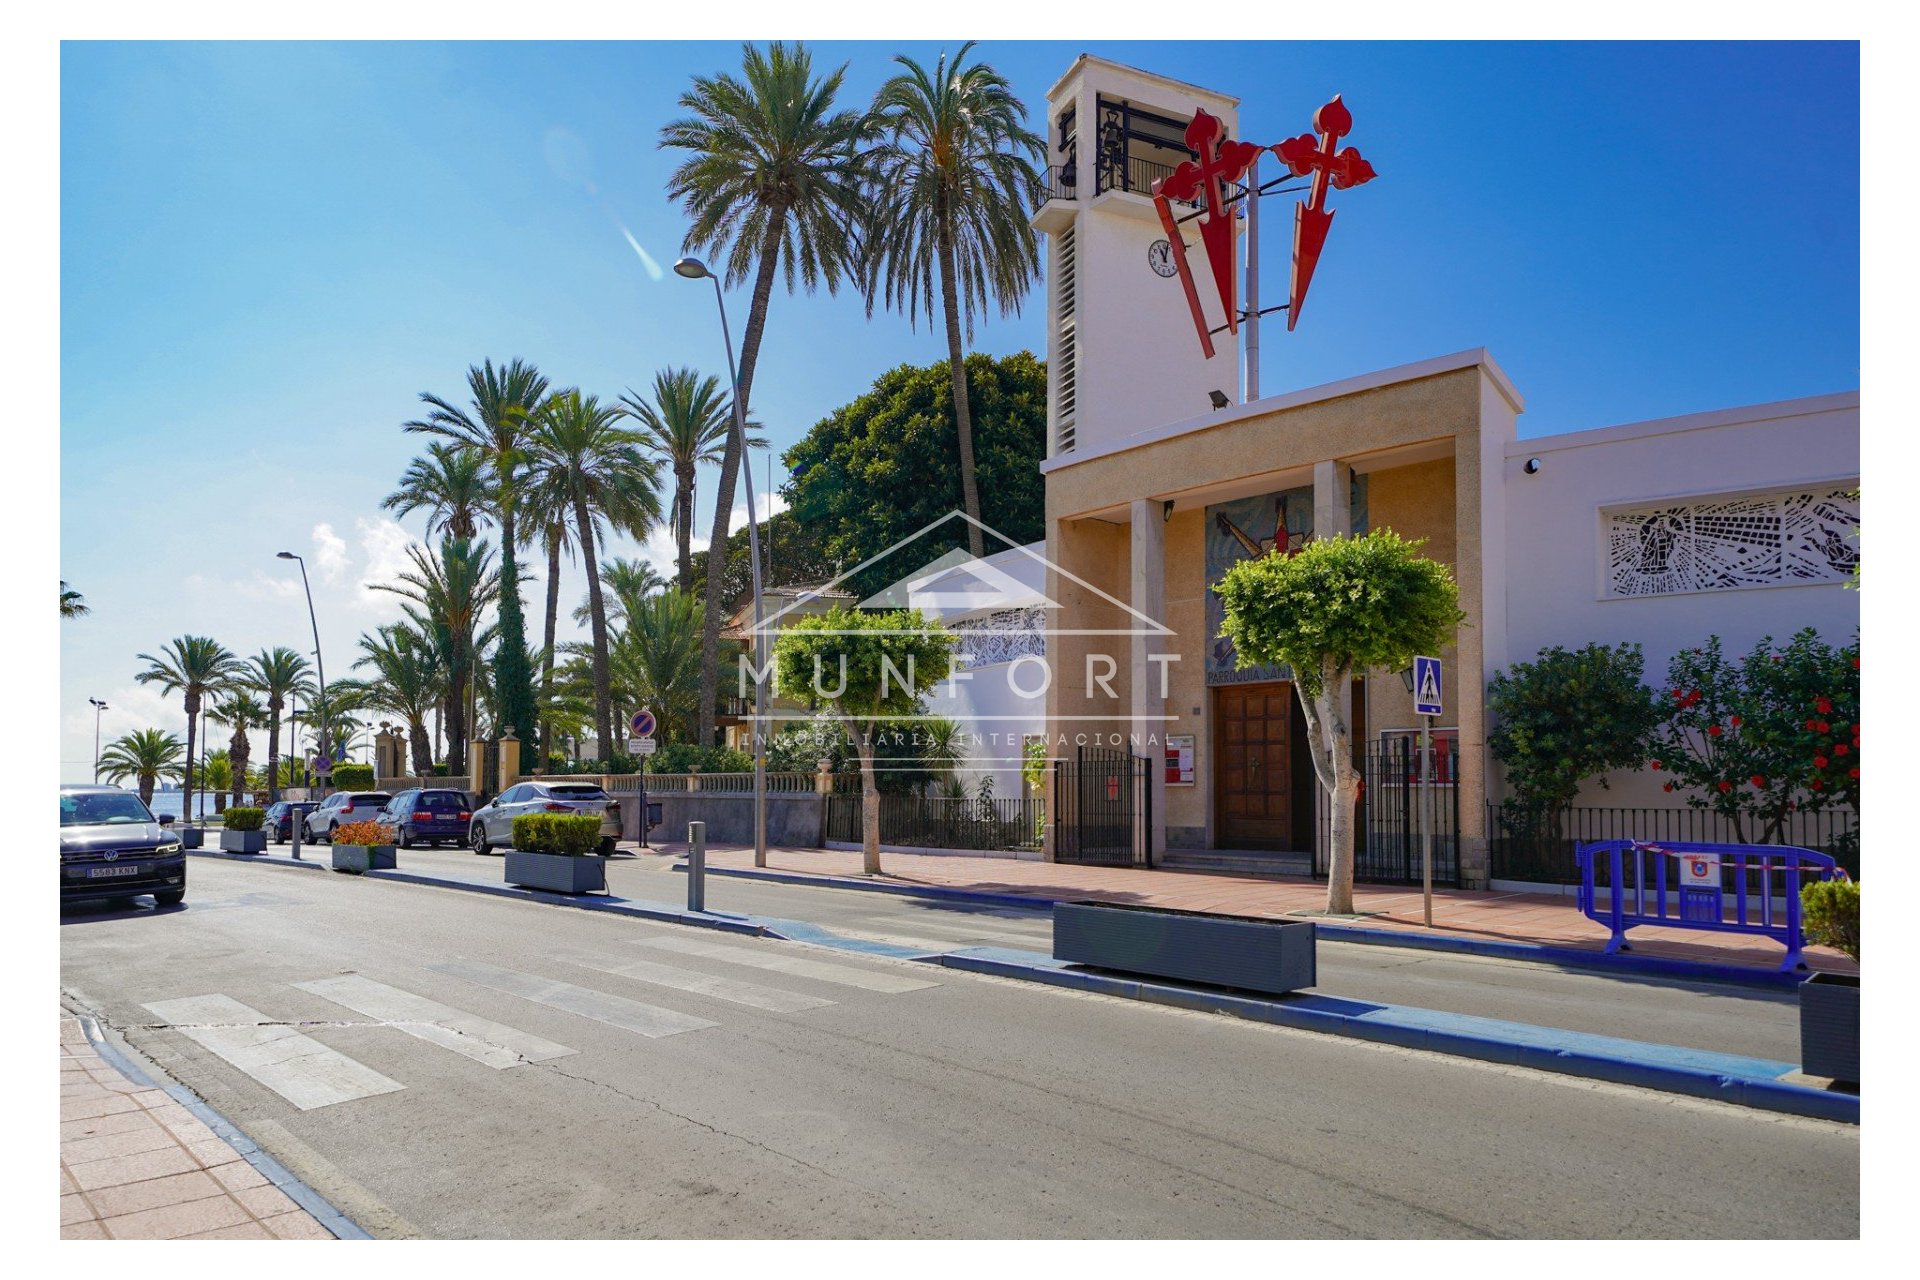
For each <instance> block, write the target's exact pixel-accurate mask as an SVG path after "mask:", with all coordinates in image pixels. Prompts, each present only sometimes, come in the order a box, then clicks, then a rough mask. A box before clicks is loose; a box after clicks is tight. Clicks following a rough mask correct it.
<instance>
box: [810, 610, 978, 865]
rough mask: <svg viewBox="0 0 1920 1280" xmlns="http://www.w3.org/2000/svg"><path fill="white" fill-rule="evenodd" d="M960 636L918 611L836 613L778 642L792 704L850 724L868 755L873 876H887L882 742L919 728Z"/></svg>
mask: <svg viewBox="0 0 1920 1280" xmlns="http://www.w3.org/2000/svg"><path fill="white" fill-rule="evenodd" d="M953 645H954V637H953V634H952V633H951V632H949V631H947V630H946V629H945V628H944V627H942V626H941V625H940V624H939V623H938V622H933V621H930V620H928V619H927V618H925V617H923V616H922V615H921V614H920V611H919V610H917V609H911V610H908V609H903V610H899V611H897V612H892V613H862V612H859V611H856V610H851V609H841V608H834V609H830V610H828V611H827V612H826V613H822V614H814V615H811V616H809V617H803V618H800V619H799V620H797V621H796V622H794V623H793V624H792V625H791V626H789V627H787V628H785V629H784V630H782V631H781V632H780V634H779V635H778V636H777V637H776V638H775V640H774V643H773V660H774V678H775V680H776V681H777V682H778V687H779V688H780V689H782V690H783V691H785V693H786V694H787V696H788V697H811V698H813V699H816V700H817V701H818V702H819V703H821V704H822V705H825V706H826V707H828V708H829V709H831V710H832V712H833V713H834V714H835V715H836V716H838V717H839V718H840V719H841V720H843V721H845V722H846V724H847V728H848V731H849V733H850V735H851V736H852V737H853V740H854V746H855V748H856V749H857V750H858V751H859V753H860V793H861V798H862V802H861V820H860V845H861V849H862V851H863V855H864V858H865V867H866V872H867V874H868V875H879V874H880V789H879V786H878V782H877V780H876V777H875V773H874V740H875V738H876V737H877V736H878V735H880V734H881V733H883V732H885V731H886V730H887V728H888V727H889V726H891V727H895V728H898V727H900V726H901V725H904V726H905V728H906V729H907V730H911V728H912V727H913V722H914V719H915V717H916V715H917V713H918V711H919V708H920V695H921V694H922V693H923V692H925V691H926V690H928V689H930V688H932V687H933V686H934V685H936V684H938V683H939V682H940V681H942V680H944V679H946V678H947V670H948V668H949V666H950V665H951V663H952V660H953Z"/></svg>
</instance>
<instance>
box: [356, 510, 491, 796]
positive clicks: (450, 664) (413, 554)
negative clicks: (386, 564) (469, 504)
mask: <svg viewBox="0 0 1920 1280" xmlns="http://www.w3.org/2000/svg"><path fill="white" fill-rule="evenodd" d="M407 558H408V559H409V560H410V561H412V563H413V568H411V569H409V570H408V571H407V572H405V573H403V574H401V575H400V576H399V578H398V580H397V581H396V582H393V583H377V584H375V586H374V590H376V591H390V592H392V593H393V594H394V595H397V596H400V597H402V598H404V599H405V600H406V601H407V603H406V604H404V605H402V606H401V608H402V610H403V611H404V612H405V613H406V615H407V618H408V620H409V621H410V622H412V624H413V629H414V630H415V631H416V632H417V633H418V634H420V635H421V636H423V637H425V638H427V639H429V640H430V641H431V642H432V644H433V647H434V649H435V651H436V652H437V653H438V654H439V655H440V663H441V666H442V669H443V670H444V671H445V673H446V685H445V693H444V698H445V705H444V709H443V711H442V718H443V720H444V721H445V724H446V731H447V761H448V765H449V767H450V770H451V772H453V773H454V774H460V773H464V772H466V767H467V764H466V760H467V730H468V729H469V727H470V722H469V719H468V696H467V695H468V693H469V691H470V690H471V689H472V687H473V685H474V676H475V667H476V665H477V660H476V657H475V654H476V650H477V647H478V645H479V644H481V643H483V641H482V637H481V635H480V616H481V614H482V613H484V612H485V611H486V609H487V607H488V606H490V605H492V604H493V603H494V602H495V601H496V600H498V599H499V597H500V575H499V573H497V572H496V571H495V570H494V568H493V549H492V548H491V547H489V546H488V545H487V543H486V540H485V539H481V540H479V541H477V542H468V541H467V540H465V539H462V538H442V539H441V540H440V546H439V548H438V549H437V550H436V551H435V552H434V553H432V554H429V553H428V552H427V551H426V550H425V549H424V548H421V547H408V548H407Z"/></svg>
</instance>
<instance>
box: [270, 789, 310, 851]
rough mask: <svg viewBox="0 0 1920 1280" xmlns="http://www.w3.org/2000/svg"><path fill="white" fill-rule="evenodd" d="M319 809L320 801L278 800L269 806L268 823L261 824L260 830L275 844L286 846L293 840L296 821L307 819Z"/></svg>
mask: <svg viewBox="0 0 1920 1280" xmlns="http://www.w3.org/2000/svg"><path fill="white" fill-rule="evenodd" d="M319 807H320V802H319V801H318V800H277V801H275V802H274V803H273V804H271V805H269V806H267V817H266V821H264V822H263V823H261V824H260V829H261V830H262V831H265V832H266V833H267V839H269V840H271V841H273V842H274V843H275V844H285V843H286V842H287V841H289V840H291V839H293V823H294V820H295V819H296V818H304V817H306V816H307V815H308V814H309V813H312V812H313V811H314V810H315V809H317V808H319Z"/></svg>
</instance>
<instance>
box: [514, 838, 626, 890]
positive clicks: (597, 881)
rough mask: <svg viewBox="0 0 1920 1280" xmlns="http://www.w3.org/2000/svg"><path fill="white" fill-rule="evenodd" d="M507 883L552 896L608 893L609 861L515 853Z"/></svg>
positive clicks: (550, 854) (549, 854) (556, 854)
mask: <svg viewBox="0 0 1920 1280" xmlns="http://www.w3.org/2000/svg"><path fill="white" fill-rule="evenodd" d="M507 883H508V884H517V885H519V886H520V887H521V888H523V889H545V890H547V891H548V892H549V893H592V892H595V891H605V889H606V887H607V860H606V859H605V858H597V857H593V856H592V855H586V856H583V857H578V858H576V857H571V856H569V855H567V854H564V853H524V852H522V851H520V850H518V849H515V850H513V851H511V852H509V853H508V854H507Z"/></svg>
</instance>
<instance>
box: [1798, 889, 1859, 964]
mask: <svg viewBox="0 0 1920 1280" xmlns="http://www.w3.org/2000/svg"><path fill="white" fill-rule="evenodd" d="M1800 909H1801V913H1802V919H1803V920H1804V922H1805V924H1804V929H1805V933H1806V938H1807V941H1808V942H1814V943H1818V944H1820V945H1821V946H1827V947H1832V948H1834V949H1835V950H1836V951H1844V952H1846V953H1847V954H1848V955H1850V956H1852V957H1853V958H1854V959H1855V960H1858V959H1859V958H1860V882H1859V881H1858V880H1816V881H1814V882H1813V883H1812V884H1809V885H1803V886H1802V887H1801V889H1800Z"/></svg>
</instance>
